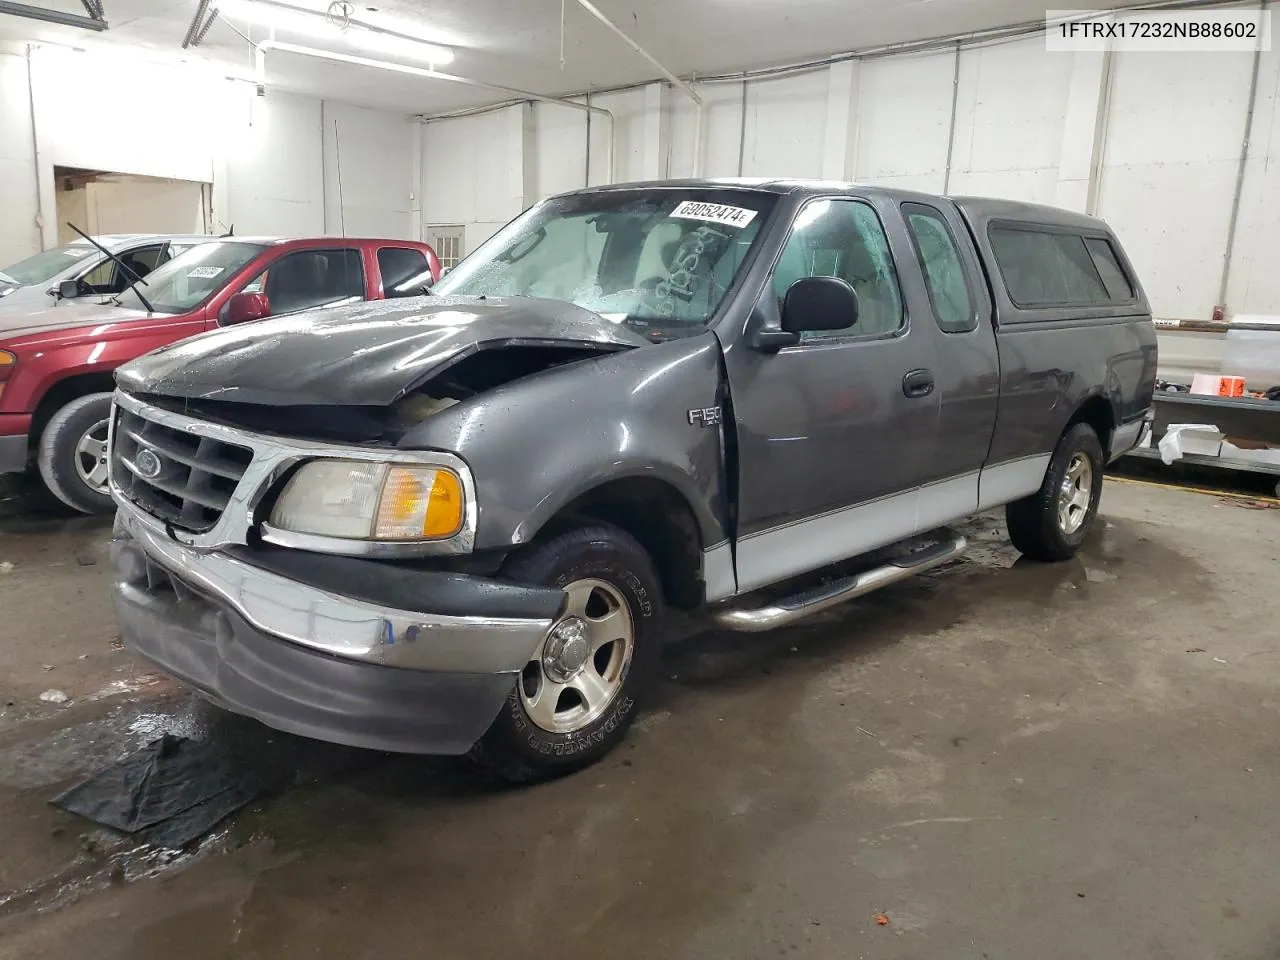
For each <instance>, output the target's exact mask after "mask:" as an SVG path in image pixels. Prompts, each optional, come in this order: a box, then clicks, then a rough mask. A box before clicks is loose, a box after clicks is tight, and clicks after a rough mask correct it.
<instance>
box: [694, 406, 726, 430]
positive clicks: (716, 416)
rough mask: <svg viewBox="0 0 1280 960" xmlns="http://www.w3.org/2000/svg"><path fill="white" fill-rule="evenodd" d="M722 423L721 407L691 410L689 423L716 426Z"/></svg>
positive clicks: (697, 425)
mask: <svg viewBox="0 0 1280 960" xmlns="http://www.w3.org/2000/svg"><path fill="white" fill-rule="evenodd" d="M719 423H720V408H719V407H702V408H700V409H696V410H690V411H689V425H690V426H693V427H714V426H716V425H717V424H719Z"/></svg>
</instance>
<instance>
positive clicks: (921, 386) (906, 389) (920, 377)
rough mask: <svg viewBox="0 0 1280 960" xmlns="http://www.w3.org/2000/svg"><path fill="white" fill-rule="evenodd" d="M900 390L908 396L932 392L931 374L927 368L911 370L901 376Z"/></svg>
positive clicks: (926, 394)
mask: <svg viewBox="0 0 1280 960" xmlns="http://www.w3.org/2000/svg"><path fill="white" fill-rule="evenodd" d="M902 392H903V393H904V394H906V395H907V396H908V397H912V398H913V399H914V398H915V397H927V396H928V395H929V394H931V393H933V374H932V373H930V372H929V371H928V370H912V371H910V372H909V373H908V374H907V375H906V376H905V377H903V378H902Z"/></svg>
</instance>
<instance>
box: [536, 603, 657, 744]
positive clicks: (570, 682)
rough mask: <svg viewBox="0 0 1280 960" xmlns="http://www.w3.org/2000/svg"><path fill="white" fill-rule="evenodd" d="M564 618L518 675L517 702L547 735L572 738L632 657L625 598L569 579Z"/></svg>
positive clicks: (603, 703)
mask: <svg viewBox="0 0 1280 960" xmlns="http://www.w3.org/2000/svg"><path fill="white" fill-rule="evenodd" d="M564 592H565V593H566V594H567V595H568V604H567V605H566V609H565V613H564V616H562V617H561V618H560V620H559V621H558V622H557V623H556V625H555V626H554V627H552V628H551V630H550V631H549V632H548V633H547V635H546V637H544V638H543V641H542V643H540V644H539V645H538V649H537V650H536V651H535V652H534V654H533V656H532V657H530V659H529V663H528V665H527V666H526V667H525V669H524V670H523V671H522V672H521V674H520V682H519V684H518V687H519V690H520V702H521V704H522V705H523V706H524V709H525V713H527V714H528V715H529V719H530V720H532V721H533V722H534V724H536V725H537V726H538V727H539V728H540V729H542V730H545V731H547V732H548V733H576V732H577V731H579V730H582V729H583V728H585V727H587V726H590V725H591V724H592V723H594V722H595V721H596V720H598V719H600V717H601V716H602V715H603V714H604V712H605V711H606V710H607V709H608V708H609V705H610V704H612V703H613V701H614V699H615V698H616V697H617V695H618V691H619V690H621V689H622V684H623V681H624V680H626V676H627V670H628V668H629V667H630V666H631V658H632V655H633V653H634V652H635V623H634V621H633V620H632V617H631V608H630V607H629V606H628V605H627V601H626V598H625V597H623V595H622V593H621V591H620V590H619V589H618V588H617V587H615V586H614V585H613V584H611V583H609V582H607V581H605V580H595V579H587V580H575V581H574V582H573V583H571V584H569V585H568V586H566V587H565V588H564Z"/></svg>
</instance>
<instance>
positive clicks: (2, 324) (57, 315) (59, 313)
mask: <svg viewBox="0 0 1280 960" xmlns="http://www.w3.org/2000/svg"><path fill="white" fill-rule="evenodd" d="M31 290H32V288H31V287H19V288H18V289H17V290H15V291H14V292H13V293H12V294H10V295H9V296H8V297H5V298H4V299H3V300H0V337H20V336H25V335H26V334H28V333H42V332H46V331H51V330H73V329H75V328H76V327H89V326H97V325H99V324H104V323H123V322H125V321H126V320H143V319H146V317H147V316H148V314H147V313H146V312H145V311H143V310H129V309H126V308H125V307H117V306H116V305H115V304H113V303H102V302H100V301H98V300H95V299H90V300H89V302H88V303H85V302H83V301H81V300H76V301H74V302H70V303H61V304H58V305H56V306H55V305H54V304H53V303H52V302H51V300H50V298H49V296H48V295H47V294H45V293H44V292H43V291H41V292H40V296H41V297H43V299H44V304H43V305H26V306H27V309H21V308H20V303H19V302H18V301H16V300H15V298H17V297H21V296H23V294H25V293H27V292H28V291H31ZM153 316H156V314H153Z"/></svg>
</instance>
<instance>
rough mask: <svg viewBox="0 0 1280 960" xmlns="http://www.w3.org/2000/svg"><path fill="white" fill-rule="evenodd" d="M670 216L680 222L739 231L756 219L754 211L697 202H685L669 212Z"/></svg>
mask: <svg viewBox="0 0 1280 960" xmlns="http://www.w3.org/2000/svg"><path fill="white" fill-rule="evenodd" d="M671 216H673V217H679V218H681V219H682V220H702V221H704V222H705V223H723V224H724V225H725V226H727V227H737V228H738V229H739V230H741V229H742V228H743V227H745V226H746V225H747V224H749V223H750V222H751V221H752V220H754V219H755V217H756V211H755V210H747V209H745V208H743V207H730V206H726V205H724V204H722V203H701V202H699V201H697V200H686V201H685V202H684V203H682V204H680V206H678V207H676V208H675V209H674V210H672V211H671Z"/></svg>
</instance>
